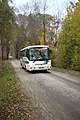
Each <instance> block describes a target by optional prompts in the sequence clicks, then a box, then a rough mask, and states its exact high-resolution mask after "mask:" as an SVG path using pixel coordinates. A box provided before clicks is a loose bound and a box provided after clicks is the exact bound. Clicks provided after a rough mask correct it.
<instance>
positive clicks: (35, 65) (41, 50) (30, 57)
mask: <svg viewBox="0 0 80 120" xmlns="http://www.w3.org/2000/svg"><path fill="white" fill-rule="evenodd" d="M20 64H21V66H22V67H23V68H25V69H26V70H28V71H34V70H50V69H51V60H50V51H49V47H48V46H46V45H34V46H27V47H25V48H23V49H21V50H20Z"/></svg>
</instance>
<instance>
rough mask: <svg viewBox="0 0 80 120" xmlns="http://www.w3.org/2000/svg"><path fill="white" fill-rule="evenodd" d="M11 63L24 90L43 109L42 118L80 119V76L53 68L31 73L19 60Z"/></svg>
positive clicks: (49, 119)
mask: <svg viewBox="0 0 80 120" xmlns="http://www.w3.org/2000/svg"><path fill="white" fill-rule="evenodd" d="M11 63H12V65H13V67H14V69H15V71H16V73H17V76H18V78H19V79H20V82H21V86H22V88H23V90H24V92H25V93H27V94H28V95H29V97H30V98H31V100H32V102H33V104H34V106H35V108H36V107H38V108H39V109H40V110H41V113H42V114H41V116H42V119H41V120H80V78H76V77H73V76H70V75H67V74H64V73H61V72H56V71H53V70H51V71H49V72H46V73H45V72H44V73H43V72H33V73H31V72H27V71H26V70H24V69H22V68H21V66H20V63H19V61H18V60H12V61H11Z"/></svg>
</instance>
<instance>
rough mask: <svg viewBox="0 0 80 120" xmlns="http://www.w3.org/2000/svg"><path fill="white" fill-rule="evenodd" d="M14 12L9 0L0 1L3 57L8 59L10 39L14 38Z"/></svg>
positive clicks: (0, 31) (0, 36)
mask: <svg viewBox="0 0 80 120" xmlns="http://www.w3.org/2000/svg"><path fill="white" fill-rule="evenodd" d="M13 22H14V12H13V10H12V8H10V6H9V5H8V1H7V0H2V2H1V1H0V40H1V59H4V53H6V56H5V58H7V59H8V54H9V45H10V41H11V40H12V39H13V36H12V32H13V29H12V28H13Z"/></svg>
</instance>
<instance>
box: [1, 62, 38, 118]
mask: <svg viewBox="0 0 80 120" xmlns="http://www.w3.org/2000/svg"><path fill="white" fill-rule="evenodd" d="M37 117H38V115H37V114H36V111H35V110H34V109H33V107H32V104H31V102H30V100H29V98H27V97H25V95H24V94H23V93H21V90H20V83H19V80H18V78H17V76H16V74H15V72H14V69H13V67H12V65H11V64H10V62H9V61H5V62H1V64H0V120H37V119H38V118H37Z"/></svg>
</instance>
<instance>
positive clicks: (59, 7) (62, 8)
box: [13, 0, 77, 15]
mask: <svg viewBox="0 0 80 120" xmlns="http://www.w3.org/2000/svg"><path fill="white" fill-rule="evenodd" d="M30 1H32V2H34V1H36V2H38V1H43V2H44V0H13V4H14V6H16V7H17V8H19V7H21V6H23V5H25V4H26V3H30ZM46 1H47V5H48V9H47V10H46V13H48V14H51V15H58V12H59V13H61V14H62V15H64V14H66V13H65V12H66V6H67V5H69V2H70V1H72V2H77V0H46Z"/></svg>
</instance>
